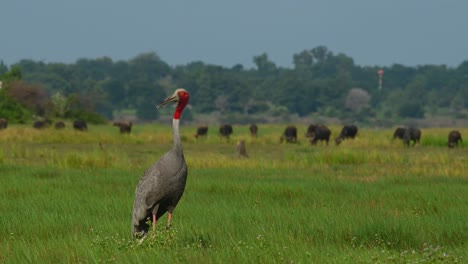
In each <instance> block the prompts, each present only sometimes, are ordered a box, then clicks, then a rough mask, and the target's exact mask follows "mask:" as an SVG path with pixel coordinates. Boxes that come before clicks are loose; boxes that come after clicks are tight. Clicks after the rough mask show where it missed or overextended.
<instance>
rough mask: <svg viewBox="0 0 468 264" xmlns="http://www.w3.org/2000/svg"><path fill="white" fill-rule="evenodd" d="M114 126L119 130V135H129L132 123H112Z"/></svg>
mask: <svg viewBox="0 0 468 264" xmlns="http://www.w3.org/2000/svg"><path fill="white" fill-rule="evenodd" d="M114 126H117V127H119V129H120V133H121V134H125V133H127V134H130V132H132V126H133V124H132V122H130V121H128V122H126V121H121V122H114Z"/></svg>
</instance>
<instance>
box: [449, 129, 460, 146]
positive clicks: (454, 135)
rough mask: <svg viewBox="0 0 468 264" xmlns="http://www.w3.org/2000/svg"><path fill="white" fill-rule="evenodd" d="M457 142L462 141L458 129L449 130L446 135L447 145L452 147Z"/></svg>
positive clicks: (456, 144)
mask: <svg viewBox="0 0 468 264" xmlns="http://www.w3.org/2000/svg"><path fill="white" fill-rule="evenodd" d="M458 142H460V143H462V142H463V139H462V136H461V133H460V131H458V130H452V131H450V133H449V135H448V147H449V148H454V147H456V146H458Z"/></svg>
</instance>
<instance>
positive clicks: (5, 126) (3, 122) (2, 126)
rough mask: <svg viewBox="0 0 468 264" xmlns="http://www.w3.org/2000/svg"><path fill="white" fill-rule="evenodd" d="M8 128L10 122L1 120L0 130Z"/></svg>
mask: <svg viewBox="0 0 468 264" xmlns="http://www.w3.org/2000/svg"><path fill="white" fill-rule="evenodd" d="M7 127H8V120H6V119H5V118H0V130H2V129H5V128H7Z"/></svg>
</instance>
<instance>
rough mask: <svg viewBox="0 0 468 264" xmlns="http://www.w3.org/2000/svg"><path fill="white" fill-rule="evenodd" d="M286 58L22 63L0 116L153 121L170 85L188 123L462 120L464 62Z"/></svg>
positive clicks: (466, 93) (466, 89)
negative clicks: (312, 118) (284, 63)
mask: <svg viewBox="0 0 468 264" xmlns="http://www.w3.org/2000/svg"><path fill="white" fill-rule="evenodd" d="M292 61H293V67H291V68H286V67H279V66H277V65H276V64H275V63H274V62H273V61H271V60H270V59H269V57H268V54H266V53H264V54H260V55H258V56H254V57H253V62H254V64H255V67H254V68H250V69H246V68H244V67H243V66H242V65H240V64H238V65H234V66H233V67H223V66H218V65H211V64H206V63H203V62H201V61H197V62H191V63H188V64H186V65H177V66H170V65H169V64H168V63H167V62H165V61H163V60H162V59H161V58H160V57H159V56H158V55H157V54H156V53H155V52H148V53H142V54H139V55H137V56H136V57H134V58H132V59H130V60H127V61H113V60H112V59H111V58H108V57H102V58H96V59H79V60H77V61H76V62H75V63H71V64H65V63H44V62H41V61H33V60H26V59H25V60H21V61H19V62H18V63H16V64H13V65H11V67H8V66H6V65H5V64H4V63H3V62H1V63H0V80H2V86H3V87H2V89H1V90H0V117H1V116H5V117H7V118H8V117H9V118H10V119H11V120H13V122H15V121H17V122H21V121H23V122H24V120H27V119H28V118H38V117H41V118H57V117H58V118H72V117H81V118H83V119H87V120H88V121H94V122H103V121H105V120H106V119H112V118H113V113H115V112H119V111H124V110H132V111H134V112H135V114H136V116H137V117H138V118H139V119H141V120H154V119H157V118H158V117H159V112H158V111H155V110H154V106H155V105H156V104H157V103H158V102H159V101H161V100H162V99H163V98H164V97H165V96H166V95H168V94H169V93H171V92H172V91H173V90H174V89H175V88H177V87H184V88H186V89H187V90H188V91H189V92H190V93H191V101H190V104H191V108H190V109H189V111H188V114H187V117H188V118H189V119H190V118H191V117H192V116H193V114H194V113H201V114H210V113H218V114H219V115H220V116H228V117H229V118H230V119H234V120H235V119H236V118H237V119H238V120H237V121H239V122H241V120H245V118H246V117H250V118H253V117H260V116H261V117H275V116H282V115H290V114H297V115H298V116H309V115H320V116H328V117H338V118H341V119H346V120H352V121H358V122H373V121H376V120H377V121H379V120H380V121H383V120H395V119H399V118H423V117H424V116H435V115H444V116H447V117H449V118H466V117H467V114H466V111H465V109H466V108H467V106H468V100H467V99H468V60H467V61H464V62H462V63H461V64H460V65H458V66H457V67H452V68H451V67H447V66H445V65H420V66H415V67H409V66H404V65H401V64H394V65H391V66H386V67H379V66H360V65H356V64H355V63H354V60H353V59H352V58H351V57H349V56H347V55H345V54H342V53H339V54H335V53H333V52H332V51H330V50H328V49H327V47H325V46H318V47H315V48H312V49H310V50H304V51H302V52H299V53H297V54H294V55H293V57H292ZM379 70H383V75H382V85H381V87H379V75H378V74H377V73H378V71H379ZM13 110H14V111H13ZM15 111H18V112H16V113H13V112H15ZM235 121H236V120H235Z"/></svg>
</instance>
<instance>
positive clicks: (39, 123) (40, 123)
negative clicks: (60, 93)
mask: <svg viewBox="0 0 468 264" xmlns="http://www.w3.org/2000/svg"><path fill="white" fill-rule="evenodd" d="M51 123H52V122H51V121H50V120H48V119H46V120H39V121H35V122H34V123H33V127H34V128H36V129H42V128H46V127H48V126H49V125H50V124H51Z"/></svg>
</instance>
